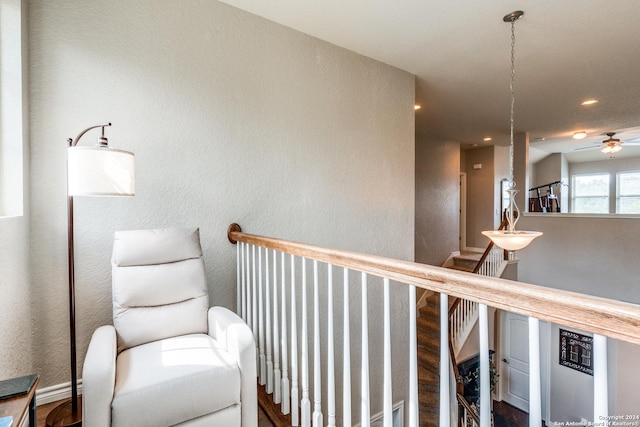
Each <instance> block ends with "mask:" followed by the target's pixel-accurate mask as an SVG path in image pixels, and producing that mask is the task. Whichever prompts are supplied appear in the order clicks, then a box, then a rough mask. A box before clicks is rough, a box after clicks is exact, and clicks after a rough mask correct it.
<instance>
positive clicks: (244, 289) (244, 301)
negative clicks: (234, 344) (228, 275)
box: [240, 242, 247, 323]
mask: <svg viewBox="0 0 640 427" xmlns="http://www.w3.org/2000/svg"><path fill="white" fill-rule="evenodd" d="M240 246H241V247H240V252H241V253H242V267H241V269H242V320H244V321H245V323H247V274H246V271H245V268H244V265H245V263H246V257H245V255H244V247H245V246H246V245H245V244H244V243H243V242H240Z"/></svg>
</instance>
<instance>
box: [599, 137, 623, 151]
mask: <svg viewBox="0 0 640 427" xmlns="http://www.w3.org/2000/svg"><path fill="white" fill-rule="evenodd" d="M615 134H616V133H615V132H607V136H608V137H609V139H605V140H604V141H602V143H603V144H604V147H603V148H602V150H600V152H601V153H604V154H614V153H617V152H618V151H620V150H622V141H620V140H619V139H617V138H614V137H613V136H614V135H615Z"/></svg>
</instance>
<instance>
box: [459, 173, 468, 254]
mask: <svg viewBox="0 0 640 427" xmlns="http://www.w3.org/2000/svg"><path fill="white" fill-rule="evenodd" d="M459 233H460V237H459V241H460V248H459V249H460V252H463V251H466V250H467V173H466V172H460V230H459Z"/></svg>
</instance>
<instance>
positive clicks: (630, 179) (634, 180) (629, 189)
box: [618, 172, 640, 196]
mask: <svg viewBox="0 0 640 427" xmlns="http://www.w3.org/2000/svg"><path fill="white" fill-rule="evenodd" d="M618 185H619V187H618V195H620V196H640V172H624V173H620V174H618Z"/></svg>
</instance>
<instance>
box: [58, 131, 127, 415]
mask: <svg viewBox="0 0 640 427" xmlns="http://www.w3.org/2000/svg"><path fill="white" fill-rule="evenodd" d="M108 126H111V123H105V124H101V125H95V126H91V127H89V128H87V129H85V130H83V131H82V132H80V134H79V135H78V136H76V138H75V139H71V138H69V139H68V140H67V141H68V143H69V148H68V157H67V172H68V176H67V217H68V234H67V237H68V248H69V249H68V250H69V258H68V260H69V338H70V339H69V341H70V347H71V400H67V401H65V402H63V403H62V404H60V405H58V406H57V407H55V408H54V409H53V410H52V411H51V412H50V413H49V415H48V416H47V424H46V425H47V427H62V426H81V425H82V410H81V408H79V407H78V377H77V368H76V318H75V317H76V315H75V312H76V309H75V274H74V250H73V245H74V244H73V241H74V239H73V197H74V196H98V197H101V196H133V195H134V194H135V174H134V154H133V153H131V152H129V151H123V150H115V149H113V148H109V144H108V141H107V138H106V137H105V136H104V128H105V127H108ZM97 128H101V129H102V134H101V136H100V137H99V138H98V144H97V145H96V146H95V147H77V144H78V142H79V141H80V138H82V137H83V136H84V134H85V133H87V132H88V131H90V130H92V129H97Z"/></svg>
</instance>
